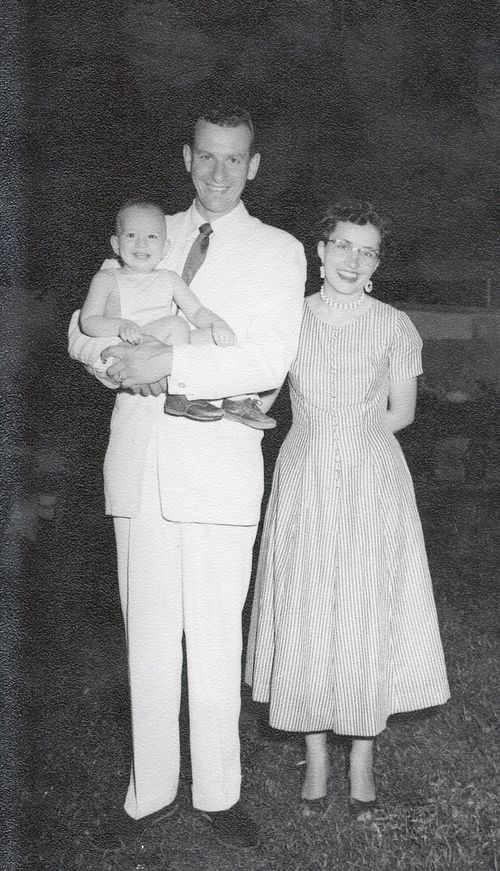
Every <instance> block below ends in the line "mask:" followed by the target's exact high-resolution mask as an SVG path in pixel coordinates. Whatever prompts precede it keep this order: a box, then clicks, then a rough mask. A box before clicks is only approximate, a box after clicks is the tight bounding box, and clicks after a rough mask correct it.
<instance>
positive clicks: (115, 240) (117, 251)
mask: <svg viewBox="0 0 500 871" xmlns="http://www.w3.org/2000/svg"><path fill="white" fill-rule="evenodd" d="M109 241H110V244H111V247H112V249H113V251H114V253H115V254H116V256H117V257H119V256H120V245H119V242H118V237H117V236H114V235H113V236H111V239H110V240H109Z"/></svg>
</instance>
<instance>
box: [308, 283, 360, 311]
mask: <svg viewBox="0 0 500 871" xmlns="http://www.w3.org/2000/svg"><path fill="white" fill-rule="evenodd" d="M319 295H320V297H321V299H322V300H323V302H326V304H327V305H329V306H330V308H336V309H341V310H342V311H352V309H355V308H358V306H360V305H361V303H362V302H363V300H364V298H365V294H364V291H362V292H361V294H360V295H359V296H358V298H357V299H355V300H354V302H337V300H336V299H330V297H329V296H327V295H326V293H325V288H324V287H321V289H320V292H319Z"/></svg>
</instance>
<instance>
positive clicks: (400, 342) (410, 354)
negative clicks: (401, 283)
mask: <svg viewBox="0 0 500 871" xmlns="http://www.w3.org/2000/svg"><path fill="white" fill-rule="evenodd" d="M421 374H422V339H421V338H420V335H419V333H418V331H417V329H416V327H415V326H414V324H413V323H412V321H411V320H410V318H409V317H408V315H407V314H405V312H401V311H400V312H399V313H398V321H397V324H396V332H395V335H394V340H393V342H392V345H391V350H390V358H389V376H390V379H391V381H408V380H409V379H410V378H416V376H417V375H421Z"/></svg>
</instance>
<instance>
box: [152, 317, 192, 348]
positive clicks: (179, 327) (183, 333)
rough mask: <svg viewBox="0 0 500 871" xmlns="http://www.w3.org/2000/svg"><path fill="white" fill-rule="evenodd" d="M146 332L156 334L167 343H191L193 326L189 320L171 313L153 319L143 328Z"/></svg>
mask: <svg viewBox="0 0 500 871" xmlns="http://www.w3.org/2000/svg"><path fill="white" fill-rule="evenodd" d="M142 330H143V332H144V334H146V335H149V336H154V337H155V339H159V341H160V342H164V343H165V344H166V345H189V344H190V341H191V328H190V326H189V324H188V323H187V321H185V320H184V319H183V318H180V317H178V316H177V315H169V316H168V317H165V318H158V320H156V321H151V322H150V323H149V324H146V325H145V326H144V327H143V328H142Z"/></svg>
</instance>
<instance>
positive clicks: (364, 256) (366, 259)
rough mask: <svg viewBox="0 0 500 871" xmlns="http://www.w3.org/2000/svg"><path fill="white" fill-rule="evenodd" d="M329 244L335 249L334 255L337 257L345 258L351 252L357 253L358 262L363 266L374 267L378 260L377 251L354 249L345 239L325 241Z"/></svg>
mask: <svg viewBox="0 0 500 871" xmlns="http://www.w3.org/2000/svg"><path fill="white" fill-rule="evenodd" d="M328 243H331V244H332V245H333V247H334V249H335V253H336V254H337V255H338V256H339V257H343V258H347V257H349V256H350V255H351V254H352V253H353V251H357V252H358V256H359V262H360V263H361V264H362V265H363V266H374V265H375V263H377V261H378V260H380V255H379V253H378V251H375V250H374V249H373V248H356V246H355V245H353V244H352V242H348V241H347V239H327V240H326V244H327V245H328Z"/></svg>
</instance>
